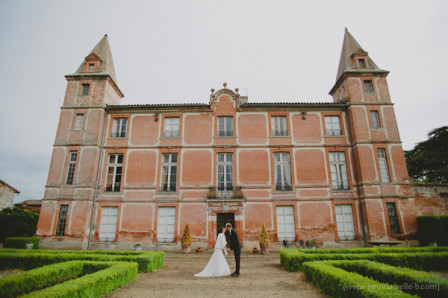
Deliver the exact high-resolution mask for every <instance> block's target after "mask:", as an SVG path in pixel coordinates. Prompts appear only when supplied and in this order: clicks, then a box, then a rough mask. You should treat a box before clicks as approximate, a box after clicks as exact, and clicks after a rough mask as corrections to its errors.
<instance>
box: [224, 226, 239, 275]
mask: <svg viewBox="0 0 448 298" xmlns="http://www.w3.org/2000/svg"><path fill="white" fill-rule="evenodd" d="M226 236H227V237H229V238H230V249H232V250H233V254H234V255H235V263H236V269H235V272H234V273H232V275H231V276H232V277H237V276H240V255H241V242H240V238H238V234H237V233H236V231H235V229H232V224H230V223H226ZM227 237H226V238H227Z"/></svg>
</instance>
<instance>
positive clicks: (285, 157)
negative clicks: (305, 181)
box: [274, 152, 292, 191]
mask: <svg viewBox="0 0 448 298" xmlns="http://www.w3.org/2000/svg"><path fill="white" fill-rule="evenodd" d="M274 180H275V181H274V182H275V190H280V191H289V190H292V183H291V162H290V156H289V152H274Z"/></svg>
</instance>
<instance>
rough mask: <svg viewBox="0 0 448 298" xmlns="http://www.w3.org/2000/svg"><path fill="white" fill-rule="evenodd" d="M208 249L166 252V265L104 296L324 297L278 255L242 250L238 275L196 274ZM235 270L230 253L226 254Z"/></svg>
mask: <svg viewBox="0 0 448 298" xmlns="http://www.w3.org/2000/svg"><path fill="white" fill-rule="evenodd" d="M210 256H211V252H205V253H202V254H200V255H196V254H194V253H192V254H188V255H185V254H181V253H170V252H168V253H166V256H165V266H164V267H163V268H161V269H159V270H157V272H152V273H145V274H139V275H138V278H137V280H135V281H134V282H133V283H130V284H128V285H126V286H125V287H123V288H121V289H118V290H116V291H114V292H112V293H109V294H108V295H106V296H105V297H179V298H180V297H232V296H233V297H326V296H325V295H324V294H322V293H321V292H319V290H317V289H316V288H315V287H314V286H313V285H312V284H310V283H309V282H307V281H305V280H304V276H303V274H302V273H300V272H299V273H293V272H288V271H286V270H284V269H283V268H282V267H281V266H280V255H279V253H278V252H273V253H271V254H269V255H252V254H248V253H243V254H242V256H241V270H240V273H241V274H240V276H239V277H230V276H229V277H223V278H196V277H194V276H193V275H194V274H195V273H198V272H200V271H202V269H203V268H204V267H205V265H207V263H208V260H209V258H210ZM227 261H228V262H229V266H230V270H231V271H232V272H233V271H234V270H235V260H234V257H233V253H232V252H231V253H229V255H228V256H227Z"/></svg>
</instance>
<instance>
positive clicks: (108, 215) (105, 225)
mask: <svg viewBox="0 0 448 298" xmlns="http://www.w3.org/2000/svg"><path fill="white" fill-rule="evenodd" d="M117 215H118V207H103V208H102V212H101V224H100V239H99V241H108V242H114V241H115V233H116V231H117Z"/></svg>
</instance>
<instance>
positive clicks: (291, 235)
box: [276, 206, 296, 242]
mask: <svg viewBox="0 0 448 298" xmlns="http://www.w3.org/2000/svg"><path fill="white" fill-rule="evenodd" d="M291 211H292V212H291ZM276 213H277V239H278V241H283V240H286V241H292V242H295V241H296V232H295V228H296V224H295V218H294V206H277V208H276ZM288 219H289V221H288Z"/></svg>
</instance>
